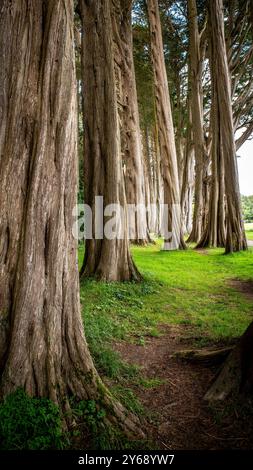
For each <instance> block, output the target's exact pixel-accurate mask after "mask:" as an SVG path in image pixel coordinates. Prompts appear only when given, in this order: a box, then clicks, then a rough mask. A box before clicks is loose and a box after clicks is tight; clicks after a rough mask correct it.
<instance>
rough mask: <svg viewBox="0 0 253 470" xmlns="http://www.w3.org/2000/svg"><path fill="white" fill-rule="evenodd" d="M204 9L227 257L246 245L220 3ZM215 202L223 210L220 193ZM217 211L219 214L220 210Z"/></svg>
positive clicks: (215, 1)
mask: <svg viewBox="0 0 253 470" xmlns="http://www.w3.org/2000/svg"><path fill="white" fill-rule="evenodd" d="M208 6H209V21H210V41H211V57H210V59H211V64H212V80H213V95H214V96H215V97H216V100H215V107H214V110H213V123H214V124H213V126H214V129H213V134H215V135H214V136H213V139H214V148H215V151H216V152H217V159H218V160H217V165H219V167H218V171H219V172H220V177H219V178H221V179H222V173H223V161H224V180H225V195H226V253H231V252H233V251H240V250H245V249H247V242H246V237H245V232H244V227H243V221H242V211H241V198H240V189H239V181H238V169H237V160H236V150H235V139H234V129H233V115H232V104H231V81H230V73H229V69H228V62H227V54H226V44H225V35H224V18H223V3H222V0H209V4H208ZM221 187H222V186H220V188H221ZM219 200H220V204H222V206H223V194H222V192H221V194H220V195H219ZM219 210H221V209H220V207H219V208H218V211H219Z"/></svg>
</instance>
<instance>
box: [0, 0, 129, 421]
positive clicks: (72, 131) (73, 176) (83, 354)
mask: <svg viewBox="0 0 253 470" xmlns="http://www.w3.org/2000/svg"><path fill="white" fill-rule="evenodd" d="M72 26H73V11H72V2H71V1H70V0H64V1H63V0H48V1H47V3H46V4H44V8H43V2H41V1H40V0H34V1H32V2H31V1H29V0H16V1H13V2H12V3H11V4H10V2H9V1H7V0H4V1H3V2H2V5H1V17H0V32H1V33H0V57H1V61H2V60H4V64H5V67H4V68H1V71H0V84H1V88H0V89H1V95H0V110H1V120H0V123H1V128H0V129H1V133H0V135H1V141H0V155H1V159H0V175H1V185H0V257H1V266H0V268H1V271H0V302H1V305H0V325H1V343H0V345H1V350H0V371H1V372H0V377H1V381H0V392H1V396H5V395H7V394H9V393H11V392H13V391H15V390H16V389H17V388H18V387H22V388H23V389H24V390H25V391H26V392H27V393H28V394H30V395H36V396H45V397H49V398H50V399H51V400H53V401H54V402H55V403H57V404H59V405H60V406H62V407H63V408H65V409H66V408H68V397H69V395H71V396H75V397H77V398H79V399H94V400H97V401H98V402H101V399H102V402H103V403H104V405H105V407H106V408H107V410H108V415H107V417H106V419H107V420H110V421H116V420H118V423H120V424H121V425H122V427H123V428H125V427H127V428H128V429H134V428H135V425H134V424H133V422H132V421H131V419H130V417H129V416H128V417H127V416H126V414H125V412H124V410H123V408H122V407H121V405H119V404H118V403H116V402H114V401H113V399H112V398H111V397H110V395H109V392H107V391H106V389H105V387H104V386H103V384H102V383H101V381H100V378H99V376H98V374H97V372H96V370H95V368H94V365H93V362H92V359H91V357H90V354H89V351H88V347H87V344H86V341H85V338H84V334H83V325H82V321H81V315H80V306H79V276H78V269H77V243H76V240H75V239H74V236H73V234H72V225H73V217H72V211H73V208H74V206H75V204H76V197H77V152H76V150H77V148H76V144H77V123H76V77H75V62H74V48H73V31H72ZM17 44H18V45H19V47H18V48H17ZM102 388H103V390H104V391H103V397H101V389H102Z"/></svg>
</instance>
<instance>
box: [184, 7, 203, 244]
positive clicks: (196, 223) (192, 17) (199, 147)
mask: <svg viewBox="0 0 253 470" xmlns="http://www.w3.org/2000/svg"><path fill="white" fill-rule="evenodd" d="M188 22H189V37H190V46H189V55H190V59H189V67H190V87H191V95H192V99H191V103H192V110H191V112H192V131H193V139H194V148H195V201H194V214H193V226H192V231H191V234H190V236H189V240H188V241H189V242H198V241H199V239H200V237H201V234H202V231H203V221H204V202H205V201H204V193H203V192H204V189H203V181H204V176H205V174H204V164H205V159H206V155H205V142H204V121H203V98H202V95H203V93H202V59H201V54H200V35H199V28H198V13H197V6H196V0H188Z"/></svg>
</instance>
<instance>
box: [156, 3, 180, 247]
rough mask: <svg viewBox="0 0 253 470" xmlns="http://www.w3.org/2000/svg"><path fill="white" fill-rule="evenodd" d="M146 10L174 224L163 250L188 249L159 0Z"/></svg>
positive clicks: (167, 194)
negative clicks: (183, 232) (184, 230)
mask: <svg viewBox="0 0 253 470" xmlns="http://www.w3.org/2000/svg"><path fill="white" fill-rule="evenodd" d="M147 10H148V18H149V27H150V44H151V57H152V64H153V72H154V85H155V107H156V117H157V125H158V139H159V148H160V156H161V169H162V177H163V182H164V203H165V204H167V206H168V211H169V214H168V215H169V220H168V225H169V227H168V228H169V231H172V225H173V233H172V238H170V239H165V244H164V249H165V250H166V249H171V248H172V247H173V246H174V247H175V248H178V247H181V248H185V243H184V240H183V235H182V223H181V208H180V190H179V178H178V164H177V155H176V145H175V136H174V126H173V121H172V112H171V103H170V95H169V89H168V80H167V73H166V67H165V60H164V52H163V39H162V31H161V21H160V15H159V7H158V1H157V0H149V1H147ZM169 247H170V248H169Z"/></svg>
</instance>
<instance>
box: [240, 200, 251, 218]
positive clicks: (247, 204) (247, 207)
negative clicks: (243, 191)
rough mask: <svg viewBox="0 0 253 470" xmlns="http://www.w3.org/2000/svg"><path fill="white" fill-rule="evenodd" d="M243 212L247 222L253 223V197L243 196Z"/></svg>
mask: <svg viewBox="0 0 253 470" xmlns="http://www.w3.org/2000/svg"><path fill="white" fill-rule="evenodd" d="M241 198H242V210H243V217H244V220H245V222H253V196H242V197H241Z"/></svg>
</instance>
